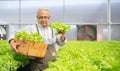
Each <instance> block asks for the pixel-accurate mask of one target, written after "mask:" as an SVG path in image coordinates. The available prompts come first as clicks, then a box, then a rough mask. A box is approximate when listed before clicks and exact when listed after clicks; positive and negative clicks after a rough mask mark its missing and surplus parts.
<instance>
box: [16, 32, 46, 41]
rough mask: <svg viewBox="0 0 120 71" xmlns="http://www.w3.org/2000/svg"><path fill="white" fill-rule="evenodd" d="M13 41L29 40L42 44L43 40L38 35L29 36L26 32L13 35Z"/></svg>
mask: <svg viewBox="0 0 120 71" xmlns="http://www.w3.org/2000/svg"><path fill="white" fill-rule="evenodd" d="M15 39H19V40H29V41H35V42H43V41H44V38H43V37H42V36H41V35H40V34H38V33H32V34H29V33H27V32H26V31H20V32H17V33H16V35H15Z"/></svg>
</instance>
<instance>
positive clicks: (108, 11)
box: [107, 0, 111, 40]
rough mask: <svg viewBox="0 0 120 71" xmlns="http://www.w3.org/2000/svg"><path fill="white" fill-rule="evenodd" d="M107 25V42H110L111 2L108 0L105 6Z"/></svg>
mask: <svg viewBox="0 0 120 71" xmlns="http://www.w3.org/2000/svg"><path fill="white" fill-rule="evenodd" d="M107 23H108V40H111V0H108V5H107Z"/></svg>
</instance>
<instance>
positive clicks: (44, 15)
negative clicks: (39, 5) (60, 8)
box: [37, 10, 50, 27]
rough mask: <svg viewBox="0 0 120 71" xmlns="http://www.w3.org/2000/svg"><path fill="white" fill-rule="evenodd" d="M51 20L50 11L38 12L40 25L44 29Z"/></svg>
mask: <svg viewBox="0 0 120 71" xmlns="http://www.w3.org/2000/svg"><path fill="white" fill-rule="evenodd" d="M49 18H50V16H49V13H48V11H45V10H42V11H39V12H38V15H37V19H38V23H39V24H41V25H42V26H43V27H47V26H48V22H49Z"/></svg>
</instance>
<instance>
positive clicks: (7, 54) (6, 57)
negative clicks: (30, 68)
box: [0, 40, 29, 71]
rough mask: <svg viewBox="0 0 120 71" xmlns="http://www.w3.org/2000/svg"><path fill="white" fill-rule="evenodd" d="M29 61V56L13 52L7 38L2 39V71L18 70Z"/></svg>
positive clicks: (0, 44)
mask: <svg viewBox="0 0 120 71" xmlns="http://www.w3.org/2000/svg"><path fill="white" fill-rule="evenodd" d="M28 63H29V59H28V57H26V56H24V55H22V54H17V53H15V52H13V51H12V50H11V48H10V45H9V44H8V42H7V41H6V40H1V41H0V71H16V70H17V68H19V67H23V66H25V65H26V64H28Z"/></svg>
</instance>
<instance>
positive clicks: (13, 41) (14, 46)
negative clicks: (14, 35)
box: [10, 39, 20, 53]
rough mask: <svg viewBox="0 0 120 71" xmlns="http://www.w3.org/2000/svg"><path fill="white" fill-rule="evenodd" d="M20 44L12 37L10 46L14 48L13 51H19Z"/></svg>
mask: <svg viewBox="0 0 120 71" xmlns="http://www.w3.org/2000/svg"><path fill="white" fill-rule="evenodd" d="M18 45H20V44H19V43H16V42H15V40H14V39H12V40H11V41H10V46H11V48H12V50H13V51H15V52H17V53H18V50H17V46H18Z"/></svg>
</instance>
